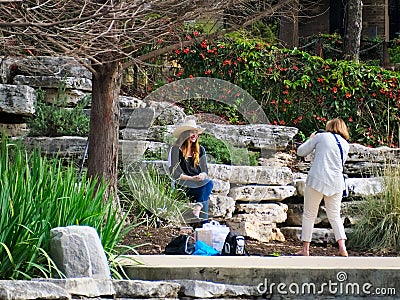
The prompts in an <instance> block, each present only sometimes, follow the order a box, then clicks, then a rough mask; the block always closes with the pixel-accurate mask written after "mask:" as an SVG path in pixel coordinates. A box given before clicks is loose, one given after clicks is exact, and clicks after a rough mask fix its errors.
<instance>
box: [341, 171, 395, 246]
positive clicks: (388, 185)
mask: <svg viewBox="0 0 400 300" xmlns="http://www.w3.org/2000/svg"><path fill="white" fill-rule="evenodd" d="M382 175H383V182H384V183H383V192H382V194H379V195H376V196H373V197H372V196H371V197H369V198H367V199H366V201H365V203H363V205H360V206H359V207H358V208H357V209H356V211H355V215H357V216H360V220H359V221H358V222H357V223H356V224H355V225H354V227H353V229H352V231H351V233H350V235H349V246H350V247H352V248H354V249H359V250H372V251H375V252H378V253H379V252H381V253H385V252H387V251H395V252H399V251H400V165H399V164H390V163H389V164H388V165H387V166H386V168H385V170H384V171H383V174H382Z"/></svg>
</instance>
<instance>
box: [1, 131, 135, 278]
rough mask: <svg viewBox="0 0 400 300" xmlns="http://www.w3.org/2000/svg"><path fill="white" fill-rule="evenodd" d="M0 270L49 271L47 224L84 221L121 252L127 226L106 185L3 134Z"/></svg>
mask: <svg viewBox="0 0 400 300" xmlns="http://www.w3.org/2000/svg"><path fill="white" fill-rule="evenodd" d="M0 186H1V189H0V201H1V208H0V274H1V278H2V279H30V278H32V277H38V276H40V277H51V276H52V274H53V273H54V272H57V268H56V266H55V265H54V263H53V262H52V260H51V258H50V256H49V254H48V253H49V239H50V230H51V229H52V228H55V227H60V226H68V225H88V226H92V227H94V228H95V229H96V230H97V232H98V233H99V235H100V238H101V241H102V244H103V246H104V249H105V251H106V253H107V254H108V255H109V256H110V257H111V256H112V255H116V254H118V253H120V251H121V249H119V248H118V244H119V243H120V241H121V240H122V238H123V236H124V234H125V233H126V232H127V231H128V230H130V229H131V228H132V226H133V225H132V226H125V217H122V216H120V215H119V214H118V213H117V211H116V209H115V208H114V206H113V203H112V200H111V199H110V200H108V199H106V200H104V199H103V193H104V191H105V189H106V186H105V185H104V184H102V183H100V184H98V183H97V182H96V180H89V179H88V178H87V177H86V174H83V176H82V177H81V181H80V182H78V175H77V172H76V170H75V169H74V168H73V167H72V166H68V167H64V166H62V164H61V162H60V161H57V160H55V159H54V160H48V159H46V158H45V157H42V156H41V153H40V150H38V149H35V150H34V151H32V152H27V151H26V150H24V149H23V147H22V146H21V143H20V142H18V143H16V142H12V141H11V140H9V139H7V138H6V137H4V136H3V137H2V140H1V154H0Z"/></svg>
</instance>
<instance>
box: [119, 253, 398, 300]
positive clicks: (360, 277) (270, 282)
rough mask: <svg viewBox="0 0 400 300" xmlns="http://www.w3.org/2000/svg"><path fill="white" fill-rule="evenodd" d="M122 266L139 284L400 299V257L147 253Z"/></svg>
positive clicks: (311, 296)
mask: <svg viewBox="0 0 400 300" xmlns="http://www.w3.org/2000/svg"><path fill="white" fill-rule="evenodd" d="M120 262H121V263H122V264H123V265H124V269H125V271H126V273H127V274H128V276H129V278H131V279H135V280H138V279H139V280H198V281H207V282H215V283H224V284H232V285H241V286H253V287H255V290H256V291H257V292H259V293H260V294H264V295H269V296H271V295H272V296H273V297H272V298H271V299H288V298H290V299H314V298H319V299H324V298H325V299H326V297H329V298H336V297H338V298H339V297H343V296H345V298H346V299H356V298H358V297H360V296H364V297H367V298H368V299H374V298H375V297H376V298H377V299H378V298H379V297H380V299H383V298H384V299H396V298H398V297H400V258H399V257H325V256H309V257H301V256H281V257H260V256H245V257H239V256H194V255H142V256H133V257H127V258H124V259H122V260H121V261H120ZM138 262H140V263H139V264H138ZM382 297H383V298H382ZM268 299H270V298H268Z"/></svg>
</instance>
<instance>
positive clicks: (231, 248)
mask: <svg viewBox="0 0 400 300" xmlns="http://www.w3.org/2000/svg"><path fill="white" fill-rule="evenodd" d="M221 255H248V253H247V250H246V240H245V239H244V236H242V235H237V234H235V233H233V232H229V233H228V235H227V236H226V238H225V242H224V247H223V248H222V251H221Z"/></svg>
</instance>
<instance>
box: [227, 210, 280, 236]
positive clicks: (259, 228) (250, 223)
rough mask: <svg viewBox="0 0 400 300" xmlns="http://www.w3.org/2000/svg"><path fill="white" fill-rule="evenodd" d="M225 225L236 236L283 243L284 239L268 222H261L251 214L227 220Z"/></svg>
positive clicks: (272, 224)
mask: <svg viewBox="0 0 400 300" xmlns="http://www.w3.org/2000/svg"><path fill="white" fill-rule="evenodd" d="M226 223H227V225H228V226H229V227H230V228H231V230H232V231H233V232H235V233H237V234H240V235H243V236H246V237H249V238H252V239H255V240H258V241H261V242H269V241H271V240H277V241H284V240H285V237H284V236H283V234H282V233H281V232H280V230H279V228H277V227H276V224H275V223H271V222H270V221H269V220H266V221H262V220H260V219H259V218H257V216H254V215H252V214H237V215H234V216H233V217H232V218H231V219H229V220H227V222H226Z"/></svg>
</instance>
